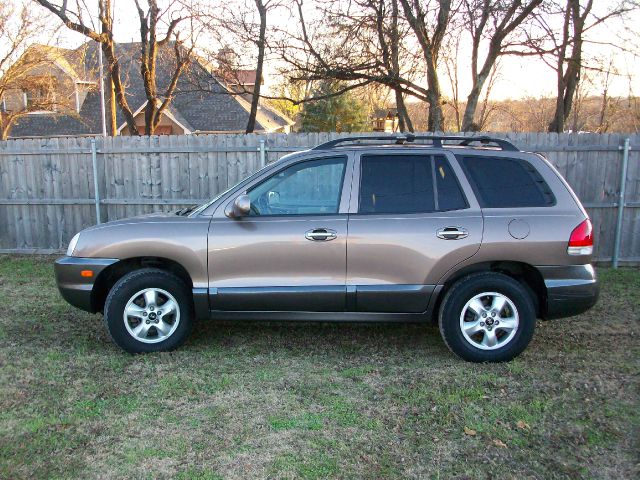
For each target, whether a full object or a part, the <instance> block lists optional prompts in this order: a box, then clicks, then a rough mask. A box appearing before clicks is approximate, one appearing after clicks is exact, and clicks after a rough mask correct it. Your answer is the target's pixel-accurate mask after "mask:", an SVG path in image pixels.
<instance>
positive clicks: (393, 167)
mask: <svg viewBox="0 0 640 480" xmlns="http://www.w3.org/2000/svg"><path fill="white" fill-rule="evenodd" d="M434 210H435V201H434V190H433V175H432V171H431V157H429V156H425V155H388V156H383V155H365V156H363V157H362V159H361V178H360V208H359V211H360V213H420V212H433V211H434Z"/></svg>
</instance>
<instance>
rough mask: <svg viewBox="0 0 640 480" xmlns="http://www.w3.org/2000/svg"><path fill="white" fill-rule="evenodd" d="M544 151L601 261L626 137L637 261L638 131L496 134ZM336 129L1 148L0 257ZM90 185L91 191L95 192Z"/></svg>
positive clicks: (154, 206) (45, 246)
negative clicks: (581, 211) (578, 203)
mask: <svg viewBox="0 0 640 480" xmlns="http://www.w3.org/2000/svg"><path fill="white" fill-rule="evenodd" d="M496 135H497V136H502V137H505V138H509V139H510V140H511V141H512V142H513V143H515V144H516V145H517V146H518V147H520V148H521V149H522V150H530V151H536V152H541V153H543V154H544V155H545V156H546V157H547V158H549V160H550V161H551V162H552V163H553V164H554V165H555V166H556V167H557V168H558V169H559V170H560V172H561V173H562V175H564V177H565V178H566V179H567V181H568V182H569V183H570V184H571V186H572V187H573V188H574V190H575V191H576V193H577V194H578V196H579V197H580V199H581V200H582V202H583V203H584V205H585V206H586V207H587V209H588V210H589V214H590V216H591V219H592V220H593V223H594V226H595V232H596V242H597V243H596V258H597V259H598V260H599V261H609V260H610V259H611V257H612V254H613V250H614V236H615V230H616V219H617V215H618V204H619V199H620V198H619V197H620V186H621V178H622V170H623V169H622V165H623V145H624V141H625V139H626V138H629V139H630V149H629V153H628V167H627V173H626V184H625V187H626V188H625V190H626V192H625V200H624V207H623V211H622V214H623V215H622V228H621V232H620V240H621V242H620V245H621V246H620V260H621V261H623V262H628V263H638V262H640V213H639V212H640V210H639V207H640V155H639V149H640V135H638V134H636V135H631V136H629V135H621V134H608V135H595V134H560V135H558V134H548V133H538V134H536V133H533V134H496ZM338 136H339V135H337V134H335V133H320V134H289V135H285V134H270V135H206V136H196V135H187V136H159V137H114V138H100V137H98V138H86V137H85V138H49V139H25V140H9V141H7V142H0V252H24V253H28V252H32V253H38V252H41V253H47V252H58V251H61V250H64V248H65V247H66V245H67V243H68V242H69V240H70V239H71V237H72V236H73V235H74V234H75V233H76V232H78V231H80V230H82V229H83V228H86V227H88V226H90V225H93V224H95V223H96V211H97V210H99V211H100V217H101V218H100V220H101V221H102V222H105V221H108V220H114V219H118V218H123V217H128V216H132V215H140V214H144V213H151V212H157V211H170V210H174V209H177V208H179V207H180V206H182V205H190V204H193V203H200V202H204V201H206V200H207V199H210V198H212V197H213V196H215V195H216V194H217V193H219V192H221V191H223V190H224V189H226V188H227V187H229V186H231V185H233V184H234V183H236V182H237V181H239V180H241V179H242V178H244V177H246V176H248V175H249V174H251V173H252V172H254V171H255V170H256V169H258V168H260V166H261V165H262V164H263V163H265V162H271V161H274V160H276V159H277V158H279V157H281V156H282V155H284V154H286V153H288V152H292V151H296V150H303V149H305V148H307V147H310V146H314V145H317V144H318V143H321V142H323V141H327V140H330V139H333V138H336V137H338ZM96 189H97V192H98V195H96Z"/></svg>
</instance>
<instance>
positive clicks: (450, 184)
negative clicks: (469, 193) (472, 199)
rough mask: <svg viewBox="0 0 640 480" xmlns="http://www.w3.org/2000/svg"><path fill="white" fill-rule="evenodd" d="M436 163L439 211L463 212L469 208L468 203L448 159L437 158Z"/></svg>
mask: <svg viewBox="0 0 640 480" xmlns="http://www.w3.org/2000/svg"><path fill="white" fill-rule="evenodd" d="M434 162H435V165H434V166H435V170H434V174H435V177H436V190H437V191H438V205H437V210H461V209H463V208H467V206H468V205H467V201H466V199H465V198H464V194H463V193H462V189H461V188H460V184H459V183H458V179H457V178H456V176H455V175H454V174H453V170H451V167H450V166H449V162H448V161H447V159H446V158H444V157H435V158H434Z"/></svg>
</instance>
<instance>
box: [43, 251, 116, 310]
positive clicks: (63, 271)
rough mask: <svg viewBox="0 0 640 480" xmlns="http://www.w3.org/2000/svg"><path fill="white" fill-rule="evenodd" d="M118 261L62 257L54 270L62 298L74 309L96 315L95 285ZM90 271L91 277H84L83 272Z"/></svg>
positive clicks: (112, 259)
mask: <svg viewBox="0 0 640 480" xmlns="http://www.w3.org/2000/svg"><path fill="white" fill-rule="evenodd" d="M117 261H118V260H117V259H114V258H83V257H62V258H59V259H58V260H56V262H55V265H54V270H55V274H56V283H57V284H58V290H60V294H61V295H62V298H64V299H65V300H66V301H67V302H69V303H70V304H71V305H73V306H74V307H77V308H79V309H81V310H85V311H87V312H91V313H95V309H94V308H93V302H92V298H91V295H92V293H93V285H94V284H95V282H96V279H97V278H98V277H99V276H100V273H102V271H103V270H104V269H105V268H107V267H108V266H109V265H113V264H114V263H116V262H117ZM83 270H90V271H91V272H92V275H91V277H83V276H82V274H81V272H82V271H83Z"/></svg>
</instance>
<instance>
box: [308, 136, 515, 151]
mask: <svg viewBox="0 0 640 480" xmlns="http://www.w3.org/2000/svg"><path fill="white" fill-rule="evenodd" d="M416 140H430V141H431V142H432V145H433V146H434V147H435V148H442V147H443V144H442V142H443V141H458V142H459V143H458V144H457V145H458V146H461V147H467V146H469V145H470V144H472V143H480V144H482V145H487V144H491V143H492V144H494V145H496V146H498V147H500V149H502V150H505V151H509V152H519V151H520V149H519V148H518V147H516V146H515V145H514V144H513V143H511V142H510V141H508V140H504V139H502V138H494V137H489V136H487V135H482V136H478V137H463V136H460V135H413V134H412V133H406V134H403V135H385V136H379V137H371V136H369V137H365V136H361V137H344V138H338V139H336V140H331V141H329V142H325V143H321V144H320V145H318V146H316V147H314V148H312V150H331V149H332V148H335V147H337V146H339V145H340V144H341V143H354V142H361V141H383V142H386V143H385V144H386V145H391V144H395V145H404V144H407V143H414V142H415V141H416ZM444 146H447V145H444Z"/></svg>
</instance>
